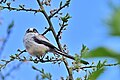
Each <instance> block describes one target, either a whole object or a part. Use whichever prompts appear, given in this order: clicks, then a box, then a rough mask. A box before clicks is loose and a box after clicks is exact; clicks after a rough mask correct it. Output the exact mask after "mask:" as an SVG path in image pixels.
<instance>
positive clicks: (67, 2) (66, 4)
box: [49, 0, 70, 18]
mask: <svg viewBox="0 0 120 80" xmlns="http://www.w3.org/2000/svg"><path fill="white" fill-rule="evenodd" d="M69 4H70V0H68V1H66V3H65V4H64V5H63V6H61V7H60V8H59V9H58V10H57V11H55V12H54V13H53V14H51V15H50V16H49V18H52V17H53V16H54V15H55V14H57V13H58V12H59V11H60V10H62V9H63V8H65V7H66V6H68V5H69Z"/></svg>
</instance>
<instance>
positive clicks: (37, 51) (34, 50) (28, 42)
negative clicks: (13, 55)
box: [23, 33, 49, 56]
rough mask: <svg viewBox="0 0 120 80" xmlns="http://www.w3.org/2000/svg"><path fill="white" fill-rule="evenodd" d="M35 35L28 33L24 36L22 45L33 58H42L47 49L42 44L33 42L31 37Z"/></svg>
mask: <svg viewBox="0 0 120 80" xmlns="http://www.w3.org/2000/svg"><path fill="white" fill-rule="evenodd" d="M34 36H37V34H33V33H28V34H25V36H24V39H23V43H24V46H25V48H26V50H27V52H28V53H30V54H31V55H34V56H42V55H43V54H45V53H46V52H48V51H49V48H48V47H47V46H45V45H43V44H38V43H36V42H35V41H34V39H33V37H34Z"/></svg>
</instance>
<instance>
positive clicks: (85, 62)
mask: <svg viewBox="0 0 120 80" xmlns="http://www.w3.org/2000/svg"><path fill="white" fill-rule="evenodd" d="M55 52H56V53H58V54H60V55H62V56H65V57H67V58H70V59H72V60H75V58H74V57H73V56H71V55H69V54H67V53H66V52H61V51H60V50H59V49H55ZM80 62H81V63H83V64H85V65H87V64H89V63H88V62H87V61H84V60H81V61H80Z"/></svg>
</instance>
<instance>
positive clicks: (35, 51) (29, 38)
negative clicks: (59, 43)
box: [23, 28, 88, 64]
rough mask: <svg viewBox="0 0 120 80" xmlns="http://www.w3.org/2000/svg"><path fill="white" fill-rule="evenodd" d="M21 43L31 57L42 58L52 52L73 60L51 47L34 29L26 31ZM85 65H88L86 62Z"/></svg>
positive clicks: (71, 57)
mask: <svg viewBox="0 0 120 80" xmlns="http://www.w3.org/2000/svg"><path fill="white" fill-rule="evenodd" d="M23 43H24V46H25V48H26V51H27V52H28V53H30V54H31V55H33V56H43V55H45V54H46V53H47V52H53V53H58V54H60V55H63V56H65V57H68V58H70V59H73V60H75V58H74V57H73V56H70V55H68V54H66V53H65V52H61V51H60V50H59V49H58V48H56V47H55V46H54V45H52V44H51V43H50V42H49V40H48V39H47V38H46V37H44V36H43V35H41V34H39V33H38V31H37V30H36V29H35V28H29V29H28V30H27V31H26V33H25V36H24V39H23ZM86 64H88V63H87V62H86Z"/></svg>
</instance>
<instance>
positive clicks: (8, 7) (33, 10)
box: [0, 6, 41, 13]
mask: <svg viewBox="0 0 120 80" xmlns="http://www.w3.org/2000/svg"><path fill="white" fill-rule="evenodd" d="M0 8H2V9H8V10H10V11H11V10H14V11H29V12H34V13H37V12H41V10H40V9H38V10H35V9H31V8H15V7H10V6H0Z"/></svg>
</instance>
